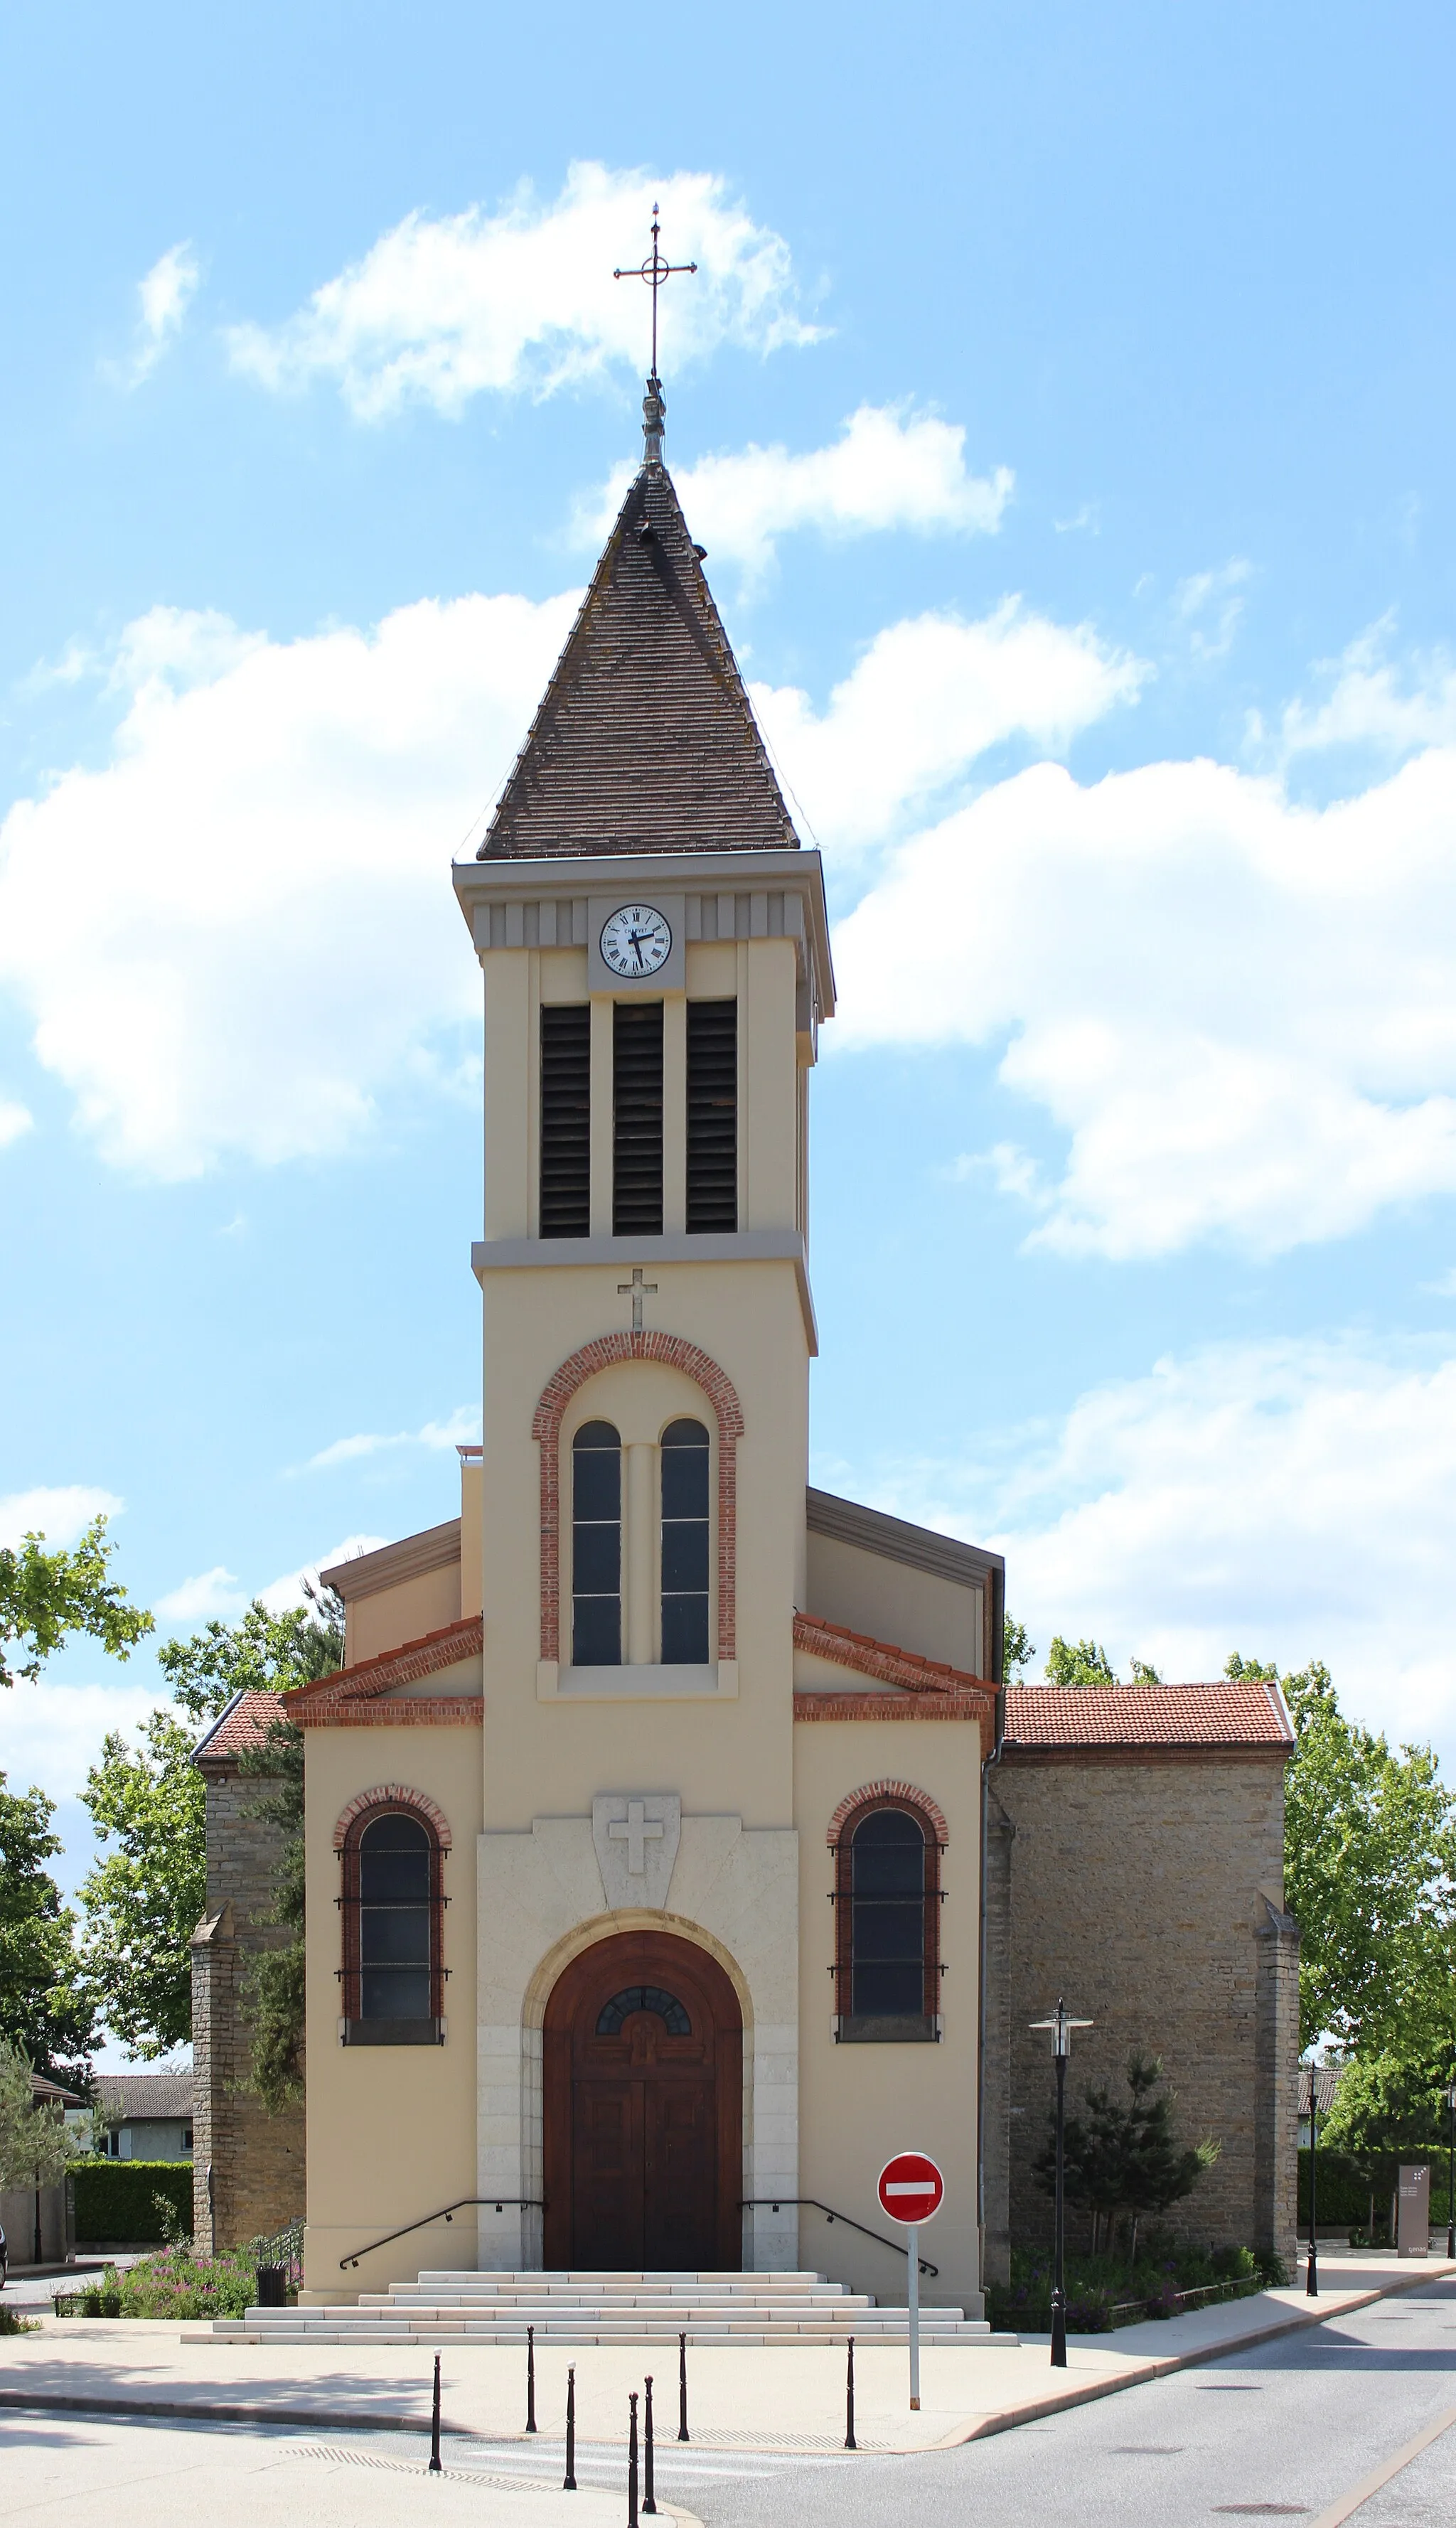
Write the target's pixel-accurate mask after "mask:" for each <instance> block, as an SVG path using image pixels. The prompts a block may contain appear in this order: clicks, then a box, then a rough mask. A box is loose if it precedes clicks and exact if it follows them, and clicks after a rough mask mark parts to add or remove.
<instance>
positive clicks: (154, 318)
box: [108, 238, 199, 387]
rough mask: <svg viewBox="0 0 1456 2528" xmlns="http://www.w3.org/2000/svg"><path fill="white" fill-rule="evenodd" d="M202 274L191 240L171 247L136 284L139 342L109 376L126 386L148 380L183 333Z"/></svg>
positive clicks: (137, 339)
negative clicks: (170, 344) (126, 358)
mask: <svg viewBox="0 0 1456 2528" xmlns="http://www.w3.org/2000/svg"><path fill="white" fill-rule="evenodd" d="M198 279H199V273H198V268H197V258H196V256H195V255H194V253H193V252H192V248H191V244H190V242H189V240H187V239H186V238H183V239H182V242H181V243H180V244H178V245H170V246H169V247H168V248H167V251H166V253H165V254H159V255H158V257H157V260H156V262H155V263H154V264H153V265H152V268H151V270H150V272H148V273H145V274H143V276H142V278H141V280H140V281H139V282H138V283H137V285H136V300H137V318H136V342H135V347H134V349H133V350H132V353H131V356H130V359H129V360H126V361H124V362H122V363H121V364H120V365H117V364H115V363H108V374H109V375H110V376H112V377H114V378H116V379H117V380H118V382H119V383H120V384H121V385H123V386H129V387H139V386H140V385H141V383H142V380H143V379H144V378H149V377H150V376H151V373H152V371H153V369H154V368H155V367H156V365H157V362H158V361H159V360H160V359H161V357H162V354H163V352H164V351H165V350H166V349H167V347H168V345H169V343H171V342H173V341H174V340H175V339H176V337H177V336H178V335H179V334H180V333H181V332H182V326H183V324H184V323H185V321H186V314H187V309H188V307H189V305H190V304H191V300H192V295H193V292H194V291H195V290H196V288H197V283H198Z"/></svg>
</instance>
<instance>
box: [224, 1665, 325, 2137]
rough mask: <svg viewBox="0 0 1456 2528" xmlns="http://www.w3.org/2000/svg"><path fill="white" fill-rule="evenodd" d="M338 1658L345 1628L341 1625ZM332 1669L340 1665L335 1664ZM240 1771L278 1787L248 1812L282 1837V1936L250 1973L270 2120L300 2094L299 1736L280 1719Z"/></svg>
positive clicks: (278, 1904)
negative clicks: (273, 1828)
mask: <svg viewBox="0 0 1456 2528" xmlns="http://www.w3.org/2000/svg"><path fill="white" fill-rule="evenodd" d="M339 1657H340V1658H341V1657H342V1627H341V1622H340V1626H339ZM335 1664H337V1662H335ZM238 1769H239V1770H240V1771H241V1772H244V1773H251V1774H254V1775H261V1776H262V1777H263V1778H264V1779H265V1780H267V1781H269V1782H272V1783H276V1784H277V1786H278V1787H277V1788H276V1789H275V1790H272V1791H270V1792H269V1793H268V1795H267V1796H266V1797H265V1798H263V1799H260V1800H258V1801H256V1802H255V1803H254V1805H253V1806H252V1807H251V1808H250V1809H249V1810H248V1811H247V1814H248V1816H250V1817H260V1818H262V1819H263V1821H264V1822H265V1823H266V1824H268V1825H272V1826H276V1827H277V1828H278V1829H279V1831H280V1833H281V1834H282V1836H283V1849H282V1851H281V1853H280V1855H279V1864H278V1869H277V1871H276V1873H275V1876H274V1882H273V1885H274V1901H273V1905H272V1908H271V1910H270V1913H269V1916H268V1920H269V1922H271V1923H275V1924H280V1925H282V1926H283V1927H284V1928H285V1929H286V1931H287V1935H288V1936H287V1938H286V1940H282V1941H280V1942H279V1945H278V1946H277V1948H271V1949H263V1950H260V1951H259V1953H258V1955H257V1956H256V1957H255V1958H254V1960H253V1963H252V1966H251V1968H250V1969H249V1971H248V1991H247V1997H248V2003H249V2008H250V2012H251V2016H252V2023H253V2046H252V2073H253V2086H254V2088H255V2089H256V2090H257V2092H258V2095H259V2097H260V2098H261V2099H262V2101H263V2104H264V2105H265V2107H266V2108H267V2109H268V2112H269V2114H270V2115H277V2114H278V2113H279V2110H280V2109H281V2108H283V2107H286V2106H287V2105H288V2104H289V2103H290V2102H291V2101H292V2100H293V2099H295V2098H301V2097H302V2095H303V2033H304V2016H305V2014H304V1983H305V1970H306V1966H307V1948H306V1943H305V1937H304V1933H305V1917H304V1893H305V1870H304V1850H303V1732H302V1730H301V1729H300V1728H299V1727H298V1724H297V1722H296V1721H293V1720H289V1719H288V1718H287V1717H286V1714H284V1713H280V1715H279V1717H278V1719H277V1720H275V1721H273V1722H272V1723H271V1724H270V1727H269V1730H268V1734H267V1736H266V1738H265V1739H264V1741H263V1743H262V1745H261V1746H258V1747H249V1748H246V1749H244V1751H243V1754H242V1756H241V1757H240V1758H239V1760H238Z"/></svg>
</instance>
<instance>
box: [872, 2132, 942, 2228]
mask: <svg viewBox="0 0 1456 2528" xmlns="http://www.w3.org/2000/svg"><path fill="white" fill-rule="evenodd" d="M945 2190H946V2181H945V2179H944V2178H943V2177H942V2175H941V2173H940V2170H939V2169H938V2168H937V2167H936V2165H935V2162H934V2160H933V2159H927V2158H926V2156H925V2153H924V2152H923V2150H902V2151H897V2153H896V2155H895V2157H894V2158H893V2159H892V2160H890V2161H889V2162H888V2164H887V2165H886V2166H885V2167H884V2168H882V2169H881V2170H880V2183H879V2197H880V2209H881V2211H883V2212H887V2213H888V2214H889V2216H890V2219H891V2220H892V2221H904V2222H908V2223H909V2224H910V2226H911V2227H913V2225H914V2224H915V2222H917V2221H928V2220H929V2218H930V2216H931V2214H932V2212H938V2211H939V2210H940V2207H941V2203H942V2201H943V2199H944V2196H945Z"/></svg>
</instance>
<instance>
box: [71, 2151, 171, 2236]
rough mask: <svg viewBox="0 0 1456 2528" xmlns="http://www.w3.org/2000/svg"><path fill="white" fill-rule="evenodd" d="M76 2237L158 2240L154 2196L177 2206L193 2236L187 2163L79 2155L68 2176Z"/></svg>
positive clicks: (160, 2231) (159, 2219) (159, 2218)
mask: <svg viewBox="0 0 1456 2528" xmlns="http://www.w3.org/2000/svg"><path fill="white" fill-rule="evenodd" d="M73 2183H74V2184H75V2186H76V2236H77V2238H78V2241H79V2242H80V2243H82V2244H89V2243H90V2242H91V2241H92V2240H94V2241H95V2242H96V2243H97V2244H98V2245H107V2246H122V2245H126V2246H129V2247H130V2246H136V2247H150V2246H156V2245H160V2243H161V2241H162V2238H163V2236H164V2232H163V2229H162V2216H161V2214H160V2212H159V2211H158V2210H157V2206H156V2204H155V2202H154V2201H153V2199H152V2198H153V2196H154V2195H157V2194H161V2195H165V2196H166V2198H167V2200H168V2202H169V2203H171V2204H173V2205H174V2206H175V2207H176V2211H177V2217H178V2220H179V2221H180V2222H181V2224H182V2230H183V2232H184V2233H185V2235H186V2236H187V2237H188V2238H190V2237H191V2235H192V2163H191V2161H190V2160H189V2159H187V2160H177V2159H81V2160H78V2161H77V2164H76V2168H75V2171H74V2175H73Z"/></svg>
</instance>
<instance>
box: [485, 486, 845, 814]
mask: <svg viewBox="0 0 1456 2528" xmlns="http://www.w3.org/2000/svg"><path fill="white" fill-rule="evenodd" d="M798 842H799V837H798V835H797V834H796V833H795V831H794V827H793V825H792V823H791V822H790V819H789V812H788V810H787V808H786V807H785V806H784V802H783V797H782V794H781V792H780V790H779V785H778V782H777V780H776V779H775V777H774V772H773V767H772V765H771V764H770V763H769V761H768V756H767V754H766V752H765V750H764V745H763V740H762V738H761V737H760V736H759V733H758V727H757V723H756V721H755V720H754V713H753V710H752V707H751V705H750V702H749V698H748V695H747V693H746V692H745V690H744V685H743V679H742V678H741V676H740V675H739V672H738V666H737V662H736V660H735V658H734V656H733V652H732V650H731V649H730V647H729V644H728V636H727V634H726V632H725V631H724V629H723V625H722V621H721V618H720V616H719V614H718V609H717V607H716V606H715V605H714V604H713V601H712V598H711V596H710V594H709V592H708V585H707V581H706V580H705V579H704V577H703V575H702V561H701V559H700V556H699V554H698V553H697V550H696V549H695V547H694V544H693V540H692V537H691V536H690V535H689V533H688V527H687V521H686V519H685V518H684V516H683V513H682V509H681V506H680V505H679V501H678V497H677V494H676V492H675V491H674V490H673V486H672V477H671V475H670V474H669V473H668V472H667V469H666V467H665V466H663V465H660V464H656V463H648V464H646V465H644V466H643V468H642V470H641V472H640V473H639V474H638V476H637V479H636V481H635V482H634V483H633V485H632V487H631V489H630V491H629V492H628V494H627V498H626V500H624V501H623V503H622V507H621V511H620V513H619V515H618V518H617V522H616V525H615V526H614V527H613V529H612V531H611V534H610V536H609V537H608V539H607V543H606V550H605V552H604V553H602V556H601V559H600V561H599V562H598V565H597V571H596V576H595V577H594V579H593V581H592V585H591V587H590V588H589V589H588V591H587V595H586V599H585V602H584V604H583V606H582V610H581V612H580V614H579V615H578V616H577V619H576V622H575V624H574V625H573V627H572V630H571V634H570V637H569V639H568V641H567V643H566V647H565V649H564V650H563V651H562V653H561V657H560V659H559V661H558V663H557V666H556V671H555V674H554V675H553V676H552V678H551V681H550V683H549V685H548V686H547V687H546V695H545V698H544V700H543V702H542V705H541V708H540V710H539V711H537V714H536V717H535V719H534V720H533V721H532V723H531V728H530V731H529V733H528V735H527V738H526V743H525V745H524V746H523V747H522V749H521V752H520V754H519V755H518V756H517V758H516V761H515V764H514V767H513V769H512V771H511V775H510V778H509V780H508V781H507V783H506V785H505V789H504V791H503V793H502V795H501V798H500V801H499V804H498V806H497V807H496V810H495V813H494V816H493V817H492V819H491V824H490V830H489V831H488V833H487V835H486V839H485V841H484V842H483V843H482V845H481V847H480V850H479V852H478V854H477V855H476V857H477V859H479V860H483V861H494V860H514V859H532V860H535V859H539V858H550V859H558V858H564V857H569V856H571V855H573V854H594V853H606V852H623V853H638V852H748V851H783V850H785V849H786V848H787V849H791V850H792V849H795V848H797V846H798Z"/></svg>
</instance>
